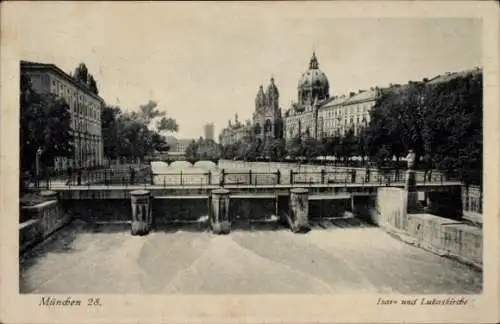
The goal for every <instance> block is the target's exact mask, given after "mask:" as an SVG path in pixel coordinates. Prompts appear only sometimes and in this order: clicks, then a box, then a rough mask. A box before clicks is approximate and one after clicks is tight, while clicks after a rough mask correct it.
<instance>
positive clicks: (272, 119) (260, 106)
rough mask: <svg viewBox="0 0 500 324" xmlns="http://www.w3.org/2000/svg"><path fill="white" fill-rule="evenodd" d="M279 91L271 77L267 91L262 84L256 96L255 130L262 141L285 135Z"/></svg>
mask: <svg viewBox="0 0 500 324" xmlns="http://www.w3.org/2000/svg"><path fill="white" fill-rule="evenodd" d="M279 97H280V95H279V91H278V87H277V86H276V84H275V83H274V78H272V77H271V81H270V83H269V86H268V87H267V90H266V92H264V87H263V86H262V85H261V86H260V87H259V90H258V92H257V97H256V98H255V111H254V113H253V131H254V132H255V136H256V137H257V138H259V139H260V140H262V141H267V140H269V139H276V138H282V137H283V119H282V117H281V108H280V107H279Z"/></svg>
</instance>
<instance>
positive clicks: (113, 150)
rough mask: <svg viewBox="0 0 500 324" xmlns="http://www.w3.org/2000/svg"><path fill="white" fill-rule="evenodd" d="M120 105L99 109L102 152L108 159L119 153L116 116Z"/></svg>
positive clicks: (117, 116) (119, 113) (114, 157)
mask: <svg viewBox="0 0 500 324" xmlns="http://www.w3.org/2000/svg"><path fill="white" fill-rule="evenodd" d="M121 113H122V112H121V109H120V107H114V106H104V108H103V109H102V110H101V134H102V146H103V154H104V156H105V157H107V158H108V159H116V158H117V157H118V155H119V138H118V130H119V125H118V122H119V120H118V118H119V116H120V115H121Z"/></svg>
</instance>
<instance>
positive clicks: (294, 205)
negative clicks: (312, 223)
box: [289, 188, 309, 232]
mask: <svg viewBox="0 0 500 324" xmlns="http://www.w3.org/2000/svg"><path fill="white" fill-rule="evenodd" d="M289 215H290V227H291V229H292V231H293V232H300V231H303V230H308V229H309V190H307V189H305V188H293V189H290V209H289Z"/></svg>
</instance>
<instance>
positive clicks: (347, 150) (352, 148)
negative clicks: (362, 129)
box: [340, 129, 356, 163]
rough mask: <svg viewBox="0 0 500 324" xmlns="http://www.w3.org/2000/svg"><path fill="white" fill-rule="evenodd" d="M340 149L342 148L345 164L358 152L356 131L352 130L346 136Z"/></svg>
mask: <svg viewBox="0 0 500 324" xmlns="http://www.w3.org/2000/svg"><path fill="white" fill-rule="evenodd" d="M340 147H341V154H340V156H341V157H342V158H343V160H344V162H345V163H347V161H348V160H349V159H350V158H351V157H352V156H353V155H354V153H355V152H356V137H355V136H354V131H353V130H352V129H351V130H349V131H347V132H346V133H345V134H344V136H343V137H342V140H341V146H340Z"/></svg>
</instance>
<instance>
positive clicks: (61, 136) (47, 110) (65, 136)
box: [19, 76, 74, 171]
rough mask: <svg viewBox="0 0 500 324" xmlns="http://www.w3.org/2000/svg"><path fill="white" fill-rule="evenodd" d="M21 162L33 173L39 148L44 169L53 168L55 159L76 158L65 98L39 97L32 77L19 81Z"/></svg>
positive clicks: (42, 95)
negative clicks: (34, 88)
mask: <svg viewBox="0 0 500 324" xmlns="http://www.w3.org/2000/svg"><path fill="white" fill-rule="evenodd" d="M20 83H21V84H20V90H21V91H20V98H19V99H20V100H19V102H20V134H19V135H20V160H21V169H22V170H32V171H33V170H34V167H35V157H36V152H37V150H38V149H42V152H43V153H42V155H41V162H42V163H43V165H42V166H44V167H48V166H52V165H53V162H54V158H55V157H70V156H72V155H73V150H74V147H73V135H72V130H71V113H70V108H69V106H68V104H67V103H66V101H65V100H64V99H63V98H58V97H57V96H55V95H53V94H39V93H37V92H36V91H34V90H33V88H32V86H31V81H30V78H29V77H27V76H21V80H20Z"/></svg>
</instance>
